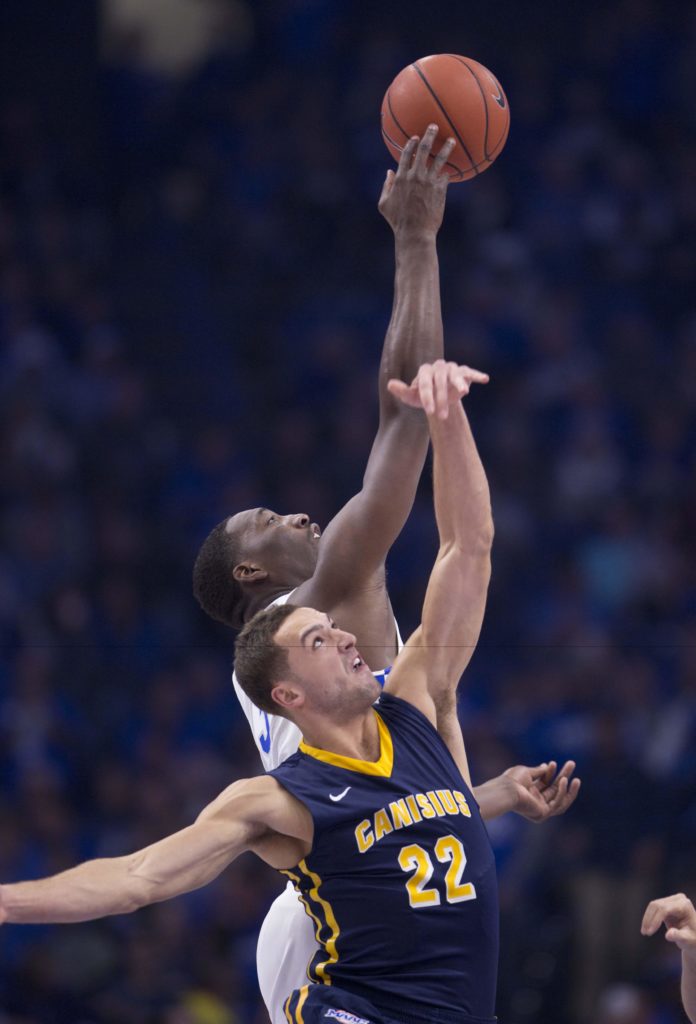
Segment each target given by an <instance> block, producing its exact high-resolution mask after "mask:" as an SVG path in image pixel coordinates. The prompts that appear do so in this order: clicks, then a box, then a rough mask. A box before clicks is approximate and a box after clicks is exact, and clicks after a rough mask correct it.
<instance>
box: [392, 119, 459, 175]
mask: <svg viewBox="0 0 696 1024" xmlns="http://www.w3.org/2000/svg"><path fill="white" fill-rule="evenodd" d="M382 138H383V139H386V141H387V142H389V143H391V145H392V146H393V147H394V149H398V151H399V152H400V153H403V151H404V149H405V148H406V147H405V146H400V145H399V143H398V142H396V140H395V139H392V137H391V135H390V134H389V132H387V131H386V129H385V127H384V125H382ZM443 166H445V167H451V168H452V170H453V171H456V172H457V174H458V175H459V177H460V178H463V177H464V171H463V170H462V169H461V167H457V165H456V164H453V163H452V162H451V161H450V160H445V163H444V165H443Z"/></svg>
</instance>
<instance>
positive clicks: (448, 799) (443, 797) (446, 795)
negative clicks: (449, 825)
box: [437, 789, 459, 814]
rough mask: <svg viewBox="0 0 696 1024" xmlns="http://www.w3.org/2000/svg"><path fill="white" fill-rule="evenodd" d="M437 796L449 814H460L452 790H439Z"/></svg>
mask: <svg viewBox="0 0 696 1024" xmlns="http://www.w3.org/2000/svg"><path fill="white" fill-rule="evenodd" d="M437 795H438V796H439V798H440V803H441V804H442V806H443V807H444V808H445V810H446V811H447V813H448V814H458V813H459V812H458V810H457V805H456V803H455V802H454V797H453V796H452V791H451V790H450V789H438V791H437Z"/></svg>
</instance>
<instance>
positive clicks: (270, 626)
mask: <svg viewBox="0 0 696 1024" xmlns="http://www.w3.org/2000/svg"><path fill="white" fill-rule="evenodd" d="M297 608H298V606H297V605H296V604H277V605H274V606H273V607H272V608H262V609H261V611H260V612H257V613H256V615H254V616H253V618H251V619H250V620H249V621H248V622H247V624H246V625H245V626H244V628H243V629H242V631H241V633H240V634H239V636H238V637H237V641H236V643H235V649H234V671H235V673H236V675H237V679H238V681H239V685H240V686H241V688H242V689H243V690H244V692H245V693H246V695H247V697H248V698H249V700H251V701H253V703H254V704H255V705H256V707H257V708H259V709H260V710H261V711H266V712H268V713H269V714H271V715H281V716H283V717H287V716H286V715H284V712H283V709H282V708H281V707H280V705H279V704H277V703H276V701H274V700H273V697H272V696H271V691H272V689H273V687H274V686H275V685H276V684H277V683H278V682H280V680H281V679H283V678H285V679H289V678H292V673H291V672H290V664H289V662H288V652H287V651H286V650H285V649H284V648H283V647H281V646H280V645H279V644H277V643H276V641H275V635H276V633H277V632H278V630H279V629H280V627H281V626H282V624H283V623H284V622H285V620H286V619H287V618H289V616H290V615H292V613H293V612H295V611H297Z"/></svg>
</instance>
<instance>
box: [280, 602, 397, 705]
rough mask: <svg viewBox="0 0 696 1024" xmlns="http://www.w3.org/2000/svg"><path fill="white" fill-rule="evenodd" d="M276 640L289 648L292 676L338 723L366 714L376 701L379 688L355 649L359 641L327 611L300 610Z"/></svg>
mask: <svg viewBox="0 0 696 1024" xmlns="http://www.w3.org/2000/svg"><path fill="white" fill-rule="evenodd" d="M275 641H276V643H277V644H280V645H281V646H282V647H285V648H286V650H287V652H288V662H289V665H290V671H291V672H292V674H293V676H294V677H295V678H296V679H298V680H299V685H301V686H302V688H303V691H304V694H305V700H306V702H308V703H309V705H311V707H312V708H313V709H315V710H321V711H325V712H327V714H329V715H331V717H332V718H334V719H335V718H336V716H338V717H339V718H340V717H341V716H342V715H350V714H354V713H357V712H359V711H363V710H365V709H366V708H368V707H370V705H371V704H373V703H374V702H375V701H376V700H377V697H378V696H379V692H380V687H379V683H378V682H377V680H376V679H375V677H374V676H373V675H372V672H371V671H370V668H369V666H368V665H367V664H366V663H365V661H364V660H363V658H362V657H361V655H360V652H359V651H358V649H357V647H356V646H355V637H354V636H353V634H352V633H347V632H346V631H345V630H343V629H339V628H338V626H337V625H336V623H335V622H334V621H333V619H331V618H330V616H328V615H326V614H324V612H318V611H316V610H315V609H314V608H298V609H297V611H295V612H293V613H292V615H290V616H288V618H287V619H286V620H285V622H284V623H283V625H282V626H281V627H280V629H279V630H278V632H277V634H276V637H275Z"/></svg>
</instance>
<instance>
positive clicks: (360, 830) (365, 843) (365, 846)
mask: <svg viewBox="0 0 696 1024" xmlns="http://www.w3.org/2000/svg"><path fill="white" fill-rule="evenodd" d="M355 838H356V840H357V843H358V852H359V853H367V851H368V850H369V849H370V847H371V846H372V845H373V843H374V841H375V837H374V835H373V833H372V829H371V828H370V822H369V821H368V820H367V818H365V820H364V821H361V822H360V824H359V825H358V827H357V828H356V830H355Z"/></svg>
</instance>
